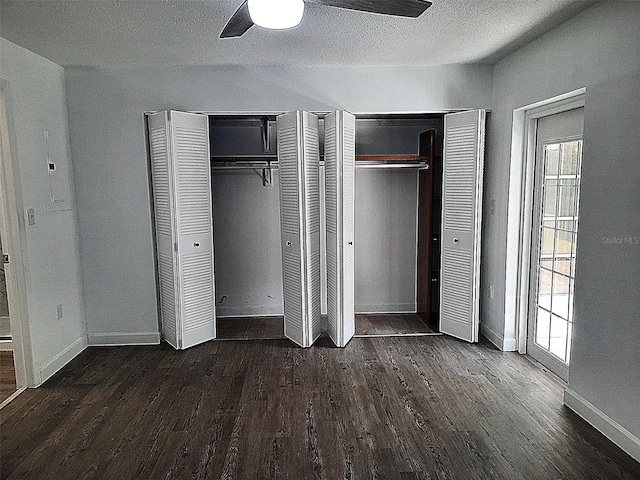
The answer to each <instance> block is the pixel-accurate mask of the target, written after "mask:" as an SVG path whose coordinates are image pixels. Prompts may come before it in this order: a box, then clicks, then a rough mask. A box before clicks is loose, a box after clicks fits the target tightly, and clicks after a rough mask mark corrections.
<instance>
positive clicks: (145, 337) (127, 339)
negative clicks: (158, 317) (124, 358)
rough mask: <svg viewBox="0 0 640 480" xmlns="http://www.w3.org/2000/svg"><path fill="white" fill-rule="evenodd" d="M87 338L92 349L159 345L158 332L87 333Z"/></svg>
mask: <svg viewBox="0 0 640 480" xmlns="http://www.w3.org/2000/svg"><path fill="white" fill-rule="evenodd" d="M87 338H88V340H89V345H90V346H92V347H109V346H112V347H115V346H125V345H159V344H160V332H138V333H122V332H114V333H89V334H88V335H87Z"/></svg>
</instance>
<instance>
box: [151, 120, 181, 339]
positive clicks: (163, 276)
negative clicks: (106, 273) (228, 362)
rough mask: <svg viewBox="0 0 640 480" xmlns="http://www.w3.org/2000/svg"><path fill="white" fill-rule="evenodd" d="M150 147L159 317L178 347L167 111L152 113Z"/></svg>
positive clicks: (176, 282)
mask: <svg viewBox="0 0 640 480" xmlns="http://www.w3.org/2000/svg"><path fill="white" fill-rule="evenodd" d="M149 148H150V154H151V179H152V188H153V205H154V212H155V227H156V251H157V257H158V283H159V285H158V287H159V290H160V321H161V325H162V337H163V338H164V339H165V340H166V341H167V342H168V343H169V344H170V345H171V346H173V347H174V348H178V337H179V334H178V316H177V311H176V303H177V295H178V281H177V277H176V268H175V266H176V263H175V261H174V245H175V242H176V240H175V239H174V232H175V228H174V225H175V224H174V217H175V204H174V202H173V200H174V196H173V169H172V166H173V165H172V162H170V158H169V155H170V153H169V122H168V112H158V113H155V114H153V115H150V116H149Z"/></svg>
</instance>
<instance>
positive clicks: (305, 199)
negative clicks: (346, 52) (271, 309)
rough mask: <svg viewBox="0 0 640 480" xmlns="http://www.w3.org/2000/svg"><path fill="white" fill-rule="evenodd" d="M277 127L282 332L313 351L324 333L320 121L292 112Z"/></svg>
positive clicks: (282, 116)
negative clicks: (321, 326) (321, 320)
mask: <svg viewBox="0 0 640 480" xmlns="http://www.w3.org/2000/svg"><path fill="white" fill-rule="evenodd" d="M277 126H278V165H279V170H280V225H281V231H282V270H283V271H282V277H283V291H284V330H285V336H287V338H290V339H291V340H293V341H294V342H295V343H297V344H298V345H300V346H302V347H309V346H311V344H312V343H313V342H314V340H315V339H316V338H317V337H318V336H319V335H320V189H319V183H318V182H319V153H318V118H317V117H316V116H315V115H312V114H309V113H307V112H300V111H298V112H291V113H288V114H284V115H280V116H279V117H278V119H277Z"/></svg>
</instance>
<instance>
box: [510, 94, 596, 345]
mask: <svg viewBox="0 0 640 480" xmlns="http://www.w3.org/2000/svg"><path fill="white" fill-rule="evenodd" d="M585 92H586V88H580V89H578V90H574V91H571V92H568V93H565V94H562V95H558V96H556V97H553V98H550V99H547V100H543V101H540V102H536V103H533V104H531V105H527V106H524V107H521V108H518V109H516V110H514V111H513V128H512V132H511V168H510V174H509V210H508V215H507V255H506V272H505V338H507V337H508V336H509V335H507V334H506V332H509V331H512V332H514V333H515V344H516V345H515V348H516V349H517V350H518V352H519V353H523V354H524V353H527V317H528V314H529V311H528V298H529V292H530V285H529V283H530V282H529V279H530V258H531V233H532V231H531V230H532V229H531V227H532V221H533V199H534V192H533V186H534V179H535V153H536V152H535V150H536V144H535V140H536V126H537V119H538V118H541V117H546V116H548V115H554V114H556V113H561V112H565V111H567V110H573V109H575V108H579V107H584V104H585V100H584V98H585Z"/></svg>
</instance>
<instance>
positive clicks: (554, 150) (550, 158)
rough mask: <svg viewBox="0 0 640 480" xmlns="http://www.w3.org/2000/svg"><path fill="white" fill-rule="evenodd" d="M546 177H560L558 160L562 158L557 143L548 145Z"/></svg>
mask: <svg viewBox="0 0 640 480" xmlns="http://www.w3.org/2000/svg"><path fill="white" fill-rule="evenodd" d="M545 153H546V156H545V172H544V174H545V175H547V176H548V175H558V160H559V158H560V145H559V144H557V143H554V144H551V145H547V146H546V149H545Z"/></svg>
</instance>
